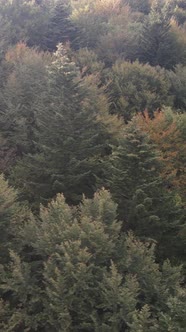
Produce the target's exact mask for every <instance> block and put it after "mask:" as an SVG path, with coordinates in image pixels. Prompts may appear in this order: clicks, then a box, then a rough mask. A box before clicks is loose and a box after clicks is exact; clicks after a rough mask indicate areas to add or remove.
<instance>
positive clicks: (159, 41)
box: [139, 1, 178, 69]
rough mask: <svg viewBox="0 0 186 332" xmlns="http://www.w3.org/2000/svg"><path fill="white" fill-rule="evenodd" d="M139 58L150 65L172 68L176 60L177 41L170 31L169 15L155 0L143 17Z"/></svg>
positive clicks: (165, 8) (164, 7)
mask: <svg viewBox="0 0 186 332" xmlns="http://www.w3.org/2000/svg"><path fill="white" fill-rule="evenodd" d="M139 60H140V61H142V62H144V63H149V64H150V65H152V66H157V65H160V66H162V67H165V68H168V69H170V68H173V66H174V65H176V63H177V62H178V54H177V41H176V40H175V37H174V35H172V33H171V25H170V15H169V11H168V10H167V7H166V4H165V6H161V5H160V4H158V2H156V1H155V4H154V6H152V8H151V12H150V14H149V15H148V16H147V18H146V19H145V22H144V25H143V30H142V34H141V41H140V49H139Z"/></svg>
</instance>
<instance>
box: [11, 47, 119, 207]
mask: <svg viewBox="0 0 186 332" xmlns="http://www.w3.org/2000/svg"><path fill="white" fill-rule="evenodd" d="M47 92H48V95H47V96H46V98H44V101H43V102H42V103H43V105H44V106H43V107H40V109H39V112H38V117H37V119H38V132H39V140H38V144H37V147H38V151H39V152H38V153H37V154H30V155H27V156H25V158H24V159H23V160H22V161H21V162H20V163H19V164H18V165H17V167H16V168H15V169H14V170H13V172H12V179H13V183H15V184H16V185H17V186H18V187H20V189H21V191H22V192H23V195H25V197H26V198H27V199H29V201H32V202H33V200H34V201H35V202H38V201H40V200H41V199H49V198H52V197H53V196H54V195H55V194H56V193H58V192H63V193H64V195H65V197H66V198H67V200H68V202H69V203H77V202H79V201H80V200H81V197H82V193H85V194H86V195H88V196H91V195H92V194H93V193H94V191H95V188H96V185H97V184H96V183H97V177H98V178H101V177H102V176H103V167H102V163H101V162H100V159H102V158H103V157H104V156H107V155H108V154H109V153H110V150H111V149H110V147H109V142H110V141H111V137H112V135H111V133H110V131H111V132H113V128H116V127H117V119H116V118H114V117H112V116H109V114H108V104H107V100H106V98H105V97H104V95H103V94H102V90H99V89H98V88H97V86H96V84H94V77H91V76H90V77H85V78H83V79H82V78H81V76H80V72H79V70H78V68H77V67H76V65H75V63H73V62H72V61H71V60H70V58H69V57H68V54H67V51H66V50H65V48H64V47H63V46H62V45H60V46H59V48H58V51H57V52H56V54H55V59H54V61H53V63H52V64H51V65H50V66H48V91H47ZM45 95H46V93H45ZM114 121H115V123H114ZM118 124H119V126H120V122H118ZM111 125H112V128H111ZM23 179H24V180H23ZM23 182H24V184H23ZM43 202H44V201H43Z"/></svg>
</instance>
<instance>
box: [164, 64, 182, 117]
mask: <svg viewBox="0 0 186 332" xmlns="http://www.w3.org/2000/svg"><path fill="white" fill-rule="evenodd" d="M167 75H168V78H169V80H170V84H171V86H170V94H172V95H173V96H174V108H175V109H176V110H177V111H181V112H186V66H182V65H177V66H176V67H175V70H174V71H169V72H168V73H167Z"/></svg>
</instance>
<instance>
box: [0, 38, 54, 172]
mask: <svg viewBox="0 0 186 332" xmlns="http://www.w3.org/2000/svg"><path fill="white" fill-rule="evenodd" d="M49 59H50V56H49V55H48V54H44V53H39V52H38V51H37V50H35V49H29V48H28V47H27V46H26V45H25V44H23V43H19V44H18V45H16V46H15V47H14V48H12V49H10V50H9V51H8V52H7V54H6V62H5V64H6V72H7V78H6V81H5V82H4V86H3V87H2V89H1V94H0V95H1V99H0V123H1V127H2V130H1V134H2V139H4V140H5V143H4V144H5V146H6V149H5V150H6V151H5V154H4V158H6V155H7V156H8V155H9V154H10V152H11V151H12V153H13V154H14V155H15V157H14V159H12V158H10V165H7V170H4V171H5V172H7V171H8V167H9V166H12V165H13V164H14V163H15V160H16V158H17V157H20V156H22V155H23V154H24V153H28V152H34V151H35V142H36V141H37V137H36V136H37V135H36V129H37V125H38V123H37V122H38V120H37V113H38V109H40V108H41V105H40V103H41V102H42V99H41V97H42V96H44V95H45V93H46V86H47V81H46V64H47V63H48V62H49Z"/></svg>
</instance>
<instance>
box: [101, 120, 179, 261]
mask: <svg viewBox="0 0 186 332" xmlns="http://www.w3.org/2000/svg"><path fill="white" fill-rule="evenodd" d="M161 169H162V166H161V163H160V160H159V157H158V155H157V151H156V147H155V146H154V145H153V144H152V142H151V141H150V139H149V137H148V136H147V135H146V134H145V133H144V132H143V131H142V130H141V129H140V128H139V127H138V125H137V124H136V119H134V120H133V121H131V123H130V124H128V125H127V127H126V130H125V133H124V136H123V139H121V140H120V145H119V146H118V148H116V149H115V152H113V154H112V168H111V169H109V167H108V173H109V174H108V179H109V188H110V190H111V193H112V194H113V198H114V199H115V201H116V202H117V203H118V212H119V217H120V219H121V220H124V221H125V223H124V225H123V230H126V229H132V230H133V231H134V233H135V234H136V235H137V236H139V237H140V238H141V239H145V238H146V239H149V238H151V239H154V240H156V241H157V242H158V245H157V250H158V258H159V259H162V258H167V257H169V258H171V259H173V260H174V259H178V260H179V258H180V257H181V256H182V255H181V251H182V250H184V249H183V248H184V241H183V240H181V235H180V231H181V230H182V222H183V220H182V219H183V210H182V205H181V204H180V203H178V204H177V202H176V199H175V195H174V193H171V192H169V191H168V190H167V189H166V185H165V183H164V182H163V180H162V178H161V175H160V174H161ZM109 175H110V176H109ZM178 237H179V241H178V240H177V239H178Z"/></svg>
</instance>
